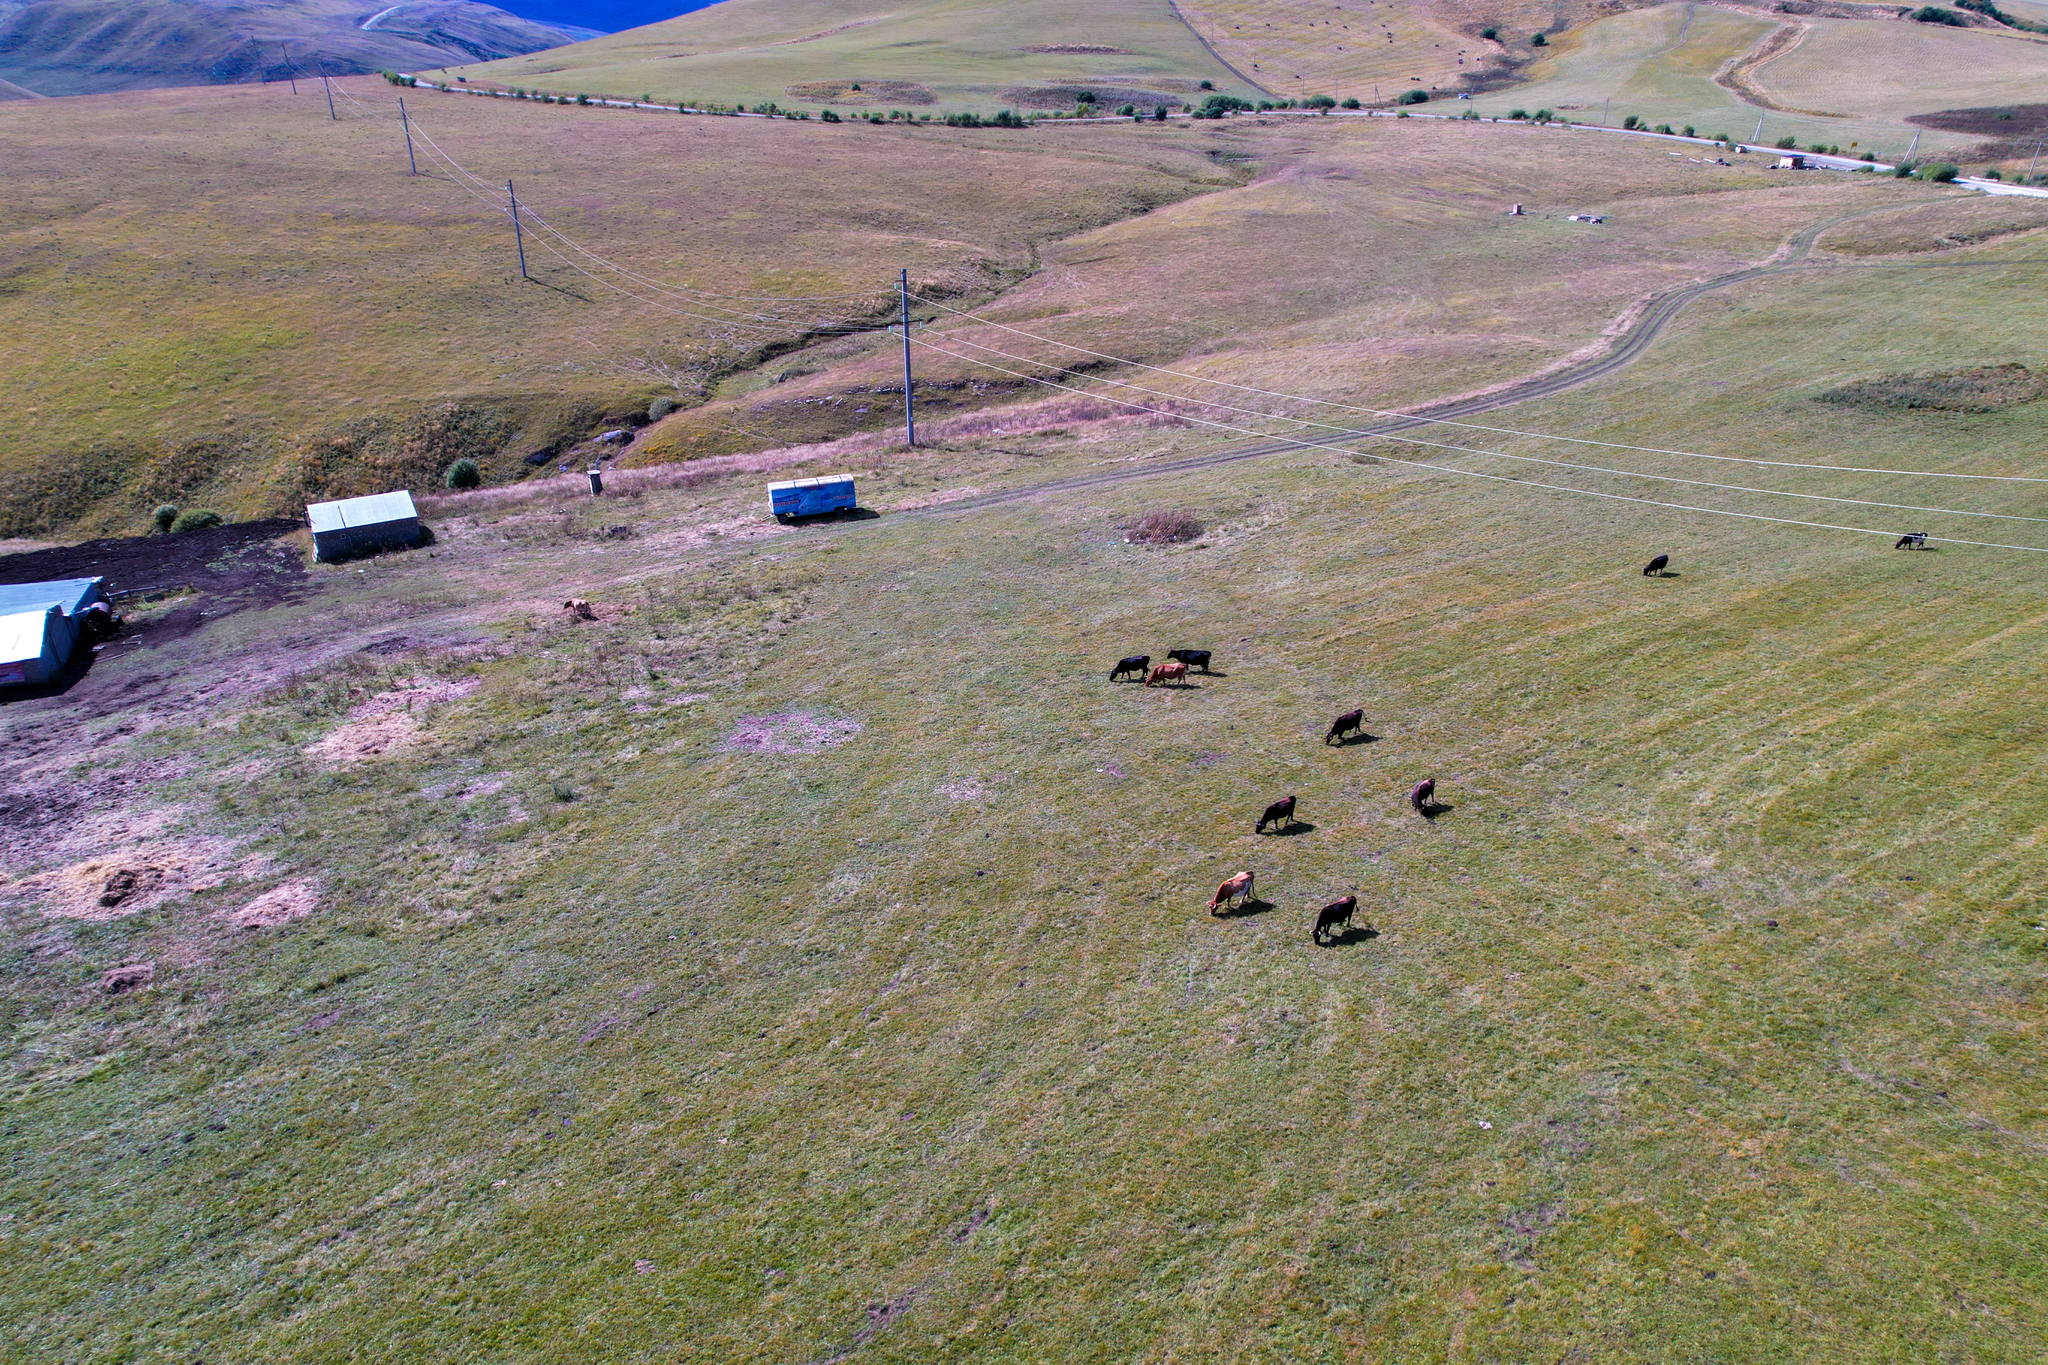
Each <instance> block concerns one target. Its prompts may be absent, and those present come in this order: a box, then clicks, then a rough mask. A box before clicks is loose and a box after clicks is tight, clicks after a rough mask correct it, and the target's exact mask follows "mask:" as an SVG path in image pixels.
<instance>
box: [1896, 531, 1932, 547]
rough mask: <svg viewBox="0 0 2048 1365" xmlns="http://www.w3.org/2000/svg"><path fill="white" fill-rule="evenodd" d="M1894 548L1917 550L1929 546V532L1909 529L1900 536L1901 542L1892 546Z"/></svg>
mask: <svg viewBox="0 0 2048 1365" xmlns="http://www.w3.org/2000/svg"><path fill="white" fill-rule="evenodd" d="M1892 548H1893V549H1894V550H1904V549H1908V548H1911V549H1915V550H1924V549H1926V548H1927V533H1926V532H1925V531H1908V532H1906V534H1904V535H1902V536H1900V537H1899V543H1898V544H1896V545H1894V546H1892Z"/></svg>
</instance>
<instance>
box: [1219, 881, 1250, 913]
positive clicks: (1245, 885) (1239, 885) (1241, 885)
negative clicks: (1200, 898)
mask: <svg viewBox="0 0 2048 1365" xmlns="http://www.w3.org/2000/svg"><path fill="white" fill-rule="evenodd" d="M1251 898H1252V874H1251V873H1250V871H1244V872H1240V873H1238V874H1237V875H1236V876H1235V877H1232V878H1231V879H1230V880H1229V881H1227V882H1225V883H1223V885H1221V886H1219V887H1217V888H1216V894H1215V895H1214V896H1213V897H1211V898H1210V901H1209V913H1210V914H1212V915H1213V914H1215V913H1216V907H1217V906H1219V905H1229V904H1230V903H1231V902H1232V901H1235V902H1237V903H1239V904H1243V903H1244V902H1245V901H1248V900H1250V899H1251Z"/></svg>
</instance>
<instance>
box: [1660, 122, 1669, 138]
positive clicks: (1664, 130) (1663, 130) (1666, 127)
mask: <svg viewBox="0 0 2048 1365" xmlns="http://www.w3.org/2000/svg"><path fill="white" fill-rule="evenodd" d="M1657 131H1658V132H1659V133H1662V134H1664V135H1665V136H1667V137H1668V136H1670V134H1671V131H1672V129H1671V125H1670V124H1668V123H1660V124H1658V125H1657Z"/></svg>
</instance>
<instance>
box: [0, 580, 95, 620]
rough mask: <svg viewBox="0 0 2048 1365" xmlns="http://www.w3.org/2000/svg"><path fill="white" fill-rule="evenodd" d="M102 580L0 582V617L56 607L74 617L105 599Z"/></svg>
mask: <svg viewBox="0 0 2048 1365" xmlns="http://www.w3.org/2000/svg"><path fill="white" fill-rule="evenodd" d="M105 581H106V580H105V579H101V578H57V579H52V580H50V581H48V582H45V583H0V615H9V614H12V613H14V612H24V611H32V612H41V611H44V610H47V609H48V608H50V607H55V608H57V610H59V611H61V612H63V613H64V614H65V615H66V616H76V615H77V614H78V613H79V612H81V611H84V610H85V609H86V608H87V607H88V606H90V605H92V604H93V603H94V602H97V601H98V600H99V599H100V598H101V597H103V596H105V593H104V592H103V591H102V588H101V585H102V584H104V583H105Z"/></svg>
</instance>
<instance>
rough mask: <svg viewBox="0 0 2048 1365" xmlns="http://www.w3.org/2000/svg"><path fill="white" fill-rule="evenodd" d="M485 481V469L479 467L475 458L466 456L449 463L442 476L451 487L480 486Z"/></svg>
mask: <svg viewBox="0 0 2048 1365" xmlns="http://www.w3.org/2000/svg"><path fill="white" fill-rule="evenodd" d="M483 481H484V472H483V470H481V469H478V468H477V465H476V461H475V460H471V459H466V458H465V459H460V460H457V461H456V462H455V463H454V464H451V465H449V466H448V470H447V472H446V473H444V474H443V475H442V476H441V482H442V483H443V484H446V485H447V486H448V487H450V488H479V487H481V486H482V485H483Z"/></svg>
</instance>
